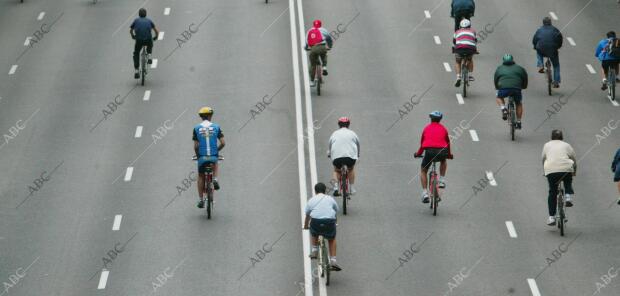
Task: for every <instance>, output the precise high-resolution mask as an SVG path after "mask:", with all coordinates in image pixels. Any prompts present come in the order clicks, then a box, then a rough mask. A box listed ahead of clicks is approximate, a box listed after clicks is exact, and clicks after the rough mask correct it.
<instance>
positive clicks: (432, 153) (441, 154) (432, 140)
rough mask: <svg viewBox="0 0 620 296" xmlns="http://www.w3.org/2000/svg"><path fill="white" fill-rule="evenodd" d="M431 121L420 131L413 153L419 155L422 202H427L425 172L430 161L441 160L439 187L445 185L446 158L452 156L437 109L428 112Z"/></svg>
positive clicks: (447, 137) (451, 157)
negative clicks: (417, 146)
mask: <svg viewBox="0 0 620 296" xmlns="http://www.w3.org/2000/svg"><path fill="white" fill-rule="evenodd" d="M429 116H430V118H431V123H429V124H428V125H427V126H426V127H424V130H423V131H422V139H421V140H420V148H418V151H417V152H416V153H414V154H413V156H414V157H421V156H422V153H423V152H424V158H423V159H422V166H421V168H420V182H421V183H422V202H423V203H428V202H429V196H428V177H427V172H428V168H429V167H430V165H431V163H432V162H438V161H439V162H441V164H440V165H439V188H445V187H446V181H445V176H446V171H447V170H448V162H447V161H446V159H453V158H454V156H453V155H452V153H451V150H450V136H449V134H448V130H447V129H446V128H445V127H444V126H443V125H442V124H441V123H440V121H441V119H442V118H443V114H442V113H441V112H439V111H433V112H431V113H430V114H429Z"/></svg>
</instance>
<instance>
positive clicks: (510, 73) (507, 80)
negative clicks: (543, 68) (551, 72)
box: [494, 54, 527, 129]
mask: <svg viewBox="0 0 620 296" xmlns="http://www.w3.org/2000/svg"><path fill="white" fill-rule="evenodd" d="M494 76H495V77H494V81H495V89H496V90H497V98H496V102H497V105H498V106H499V107H500V109H501V111H502V119H503V120H506V119H508V110H506V104H505V103H504V98H506V97H508V96H512V97H513V98H514V100H515V105H516V106H517V110H516V111H517V124H516V126H515V128H517V129H521V117H522V116H523V104H522V99H523V96H522V94H521V90H523V89H526V88H527V72H525V69H523V67H521V66H519V65H517V64H516V63H515V62H514V58H513V57H512V55H510V54H505V55H504V56H503V57H502V65H500V66H499V67H497V69H496V70H495V75H494Z"/></svg>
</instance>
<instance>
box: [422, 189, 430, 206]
mask: <svg viewBox="0 0 620 296" xmlns="http://www.w3.org/2000/svg"><path fill="white" fill-rule="evenodd" d="M428 202H429V196H428V192H424V194H422V203H425V204H427V203H428Z"/></svg>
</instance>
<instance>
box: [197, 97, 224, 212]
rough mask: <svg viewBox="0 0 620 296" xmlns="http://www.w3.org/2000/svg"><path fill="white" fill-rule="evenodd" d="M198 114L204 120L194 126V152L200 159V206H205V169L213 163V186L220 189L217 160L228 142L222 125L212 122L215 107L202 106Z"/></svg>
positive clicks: (198, 159)
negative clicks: (225, 139)
mask: <svg viewBox="0 0 620 296" xmlns="http://www.w3.org/2000/svg"><path fill="white" fill-rule="evenodd" d="M198 115H199V116H200V118H202V122H201V123H199V124H197V125H196V126H195V127H194V130H193V132H192V139H193V140H194V152H195V153H196V158H197V161H198V197H199V200H198V207H199V208H204V206H205V200H204V193H205V191H206V190H205V171H206V168H207V165H208V164H210V163H211V164H213V188H214V189H215V190H219V189H220V184H219V183H218V182H217V176H218V169H217V167H218V166H217V161H218V157H219V151H220V150H222V148H224V146H226V142H225V141H224V133H222V129H221V128H220V126H219V125H218V124H217V123H213V122H211V118H212V117H213V109H211V108H210V107H202V108H200V110H199V111H198ZM218 141H219V144H218Z"/></svg>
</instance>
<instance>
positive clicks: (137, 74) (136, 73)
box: [133, 69, 140, 79]
mask: <svg viewBox="0 0 620 296" xmlns="http://www.w3.org/2000/svg"><path fill="white" fill-rule="evenodd" d="M133 78H134V79H140V71H138V69H136V71H135V72H134V73H133Z"/></svg>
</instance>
